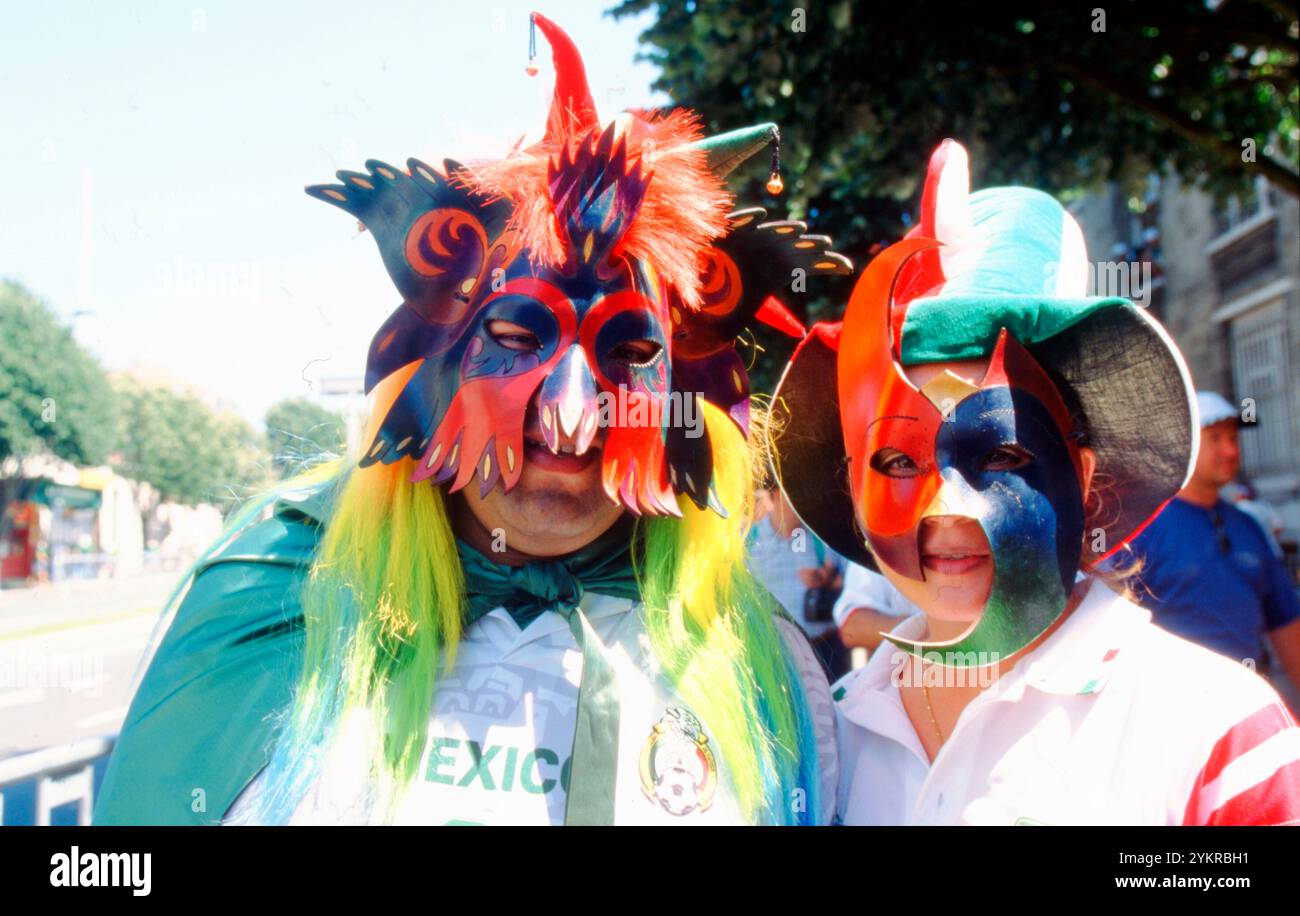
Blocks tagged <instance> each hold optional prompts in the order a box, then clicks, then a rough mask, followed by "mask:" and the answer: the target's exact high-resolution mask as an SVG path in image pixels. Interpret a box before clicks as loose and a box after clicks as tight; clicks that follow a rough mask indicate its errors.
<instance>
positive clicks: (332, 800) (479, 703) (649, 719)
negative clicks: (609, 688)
mask: <svg viewBox="0 0 1300 916" xmlns="http://www.w3.org/2000/svg"><path fill="white" fill-rule="evenodd" d="M581 606H582V609H583V612H584V613H585V614H586V615H587V618H588V620H589V621H590V622H591V625H592V628H593V629H594V630H595V631H596V632H597V634H598V635H599V636H600V638H601V641H602V642H603V643H604V644H605V646H606V648H607V650H608V654H609V656H610V659H611V662H612V664H613V665H614V667H615V670H616V673H617V676H618V683H619V693H620V700H621V715H620V721H619V725H620V727H619V750H618V764H617V766H618V771H617V790H616V798H615V821H616V823H619V824H660V825H674V824H683V825H686V824H738V823H744V822H745V818H744V816H743V815H742V813H741V811H740V807H739V802H738V800H737V799H736V798H735V796H734V793H733V789H732V783H731V780H730V778H729V775H728V772H727V768H726V762H725V761H724V760H723V758H722V754H721V751H720V749H719V748H718V744H717V742H716V740H715V739H714V738H713V736H712V734H711V732H710V731H709V723H708V722H700V721H699V720H698V718H696V715H695V711H694V710H691V709H689V708H688V707H687V705H686V704H685V703H684V702H683V701H682V700H681V698H680V697H678V696H677V695H676V694H675V693H674V691H673V690H672V687H671V685H670V684H669V683H668V681H667V679H666V678H665V677H664V676H663V675H662V673H661V672H660V671H659V670H658V668H657V665H656V663H655V661H654V653H653V651H652V650H651V649H650V645H649V640H648V637H647V636H646V634H645V630H644V627H643V626H642V617H641V613H640V605H639V603H633V602H632V601H630V600H629V599H626V598H616V597H611V596H608V595H599V594H595V593H588V594H587V595H586V596H585V597H584V598H583V600H582V605H581ZM778 625H779V628H780V629H781V632H782V635H783V636H784V637H785V639H786V641H787V644H788V645H789V646H790V647H791V649H792V651H793V654H794V660H795V664H796V667H797V669H798V671H799V675H800V678H801V680H802V682H803V686H804V690H805V693H806V694H807V697H808V703H809V706H810V712H811V713H812V716H813V719H814V724H815V727H816V731H817V745H818V750H819V761H820V766H821V774H820V775H821V781H820V791H821V796H822V809H821V811H820V812H819V815H820V821H819V822H820V823H829V822H830V820H831V818H832V815H833V811H834V803H835V787H836V784H837V782H838V778H837V771H836V759H835V753H836V743H835V736H834V712H833V709H832V704H831V699H830V686H829V685H828V684H827V682H826V676H825V675H824V674H823V673H822V669H821V666H820V665H819V663H818V662H817V659H816V657H815V656H814V655H813V653H812V650H811V649H810V648H809V646H808V642H807V640H806V639H805V638H804V636H803V635H802V634H801V633H799V631H798V628H797V627H795V626H794V625H793V624H791V623H789V622H788V621H785V620H778ZM581 681H582V651H581V650H580V649H579V648H578V645H577V640H576V639H575V638H574V636H573V633H572V632H571V631H570V629H569V625H568V623H567V622H566V621H565V620H564V618H563V617H561V616H560V615H559V614H555V613H545V614H542V615H541V616H539V617H538V618H537V619H536V620H534V621H532V622H531V623H530V624H529V625H528V627H526V628H525V629H523V630H521V629H520V628H519V626H518V625H517V624H516V623H515V621H514V619H513V618H512V617H511V616H510V615H509V613H507V612H506V611H505V610H504V609H503V608H497V609H496V610H493V611H491V612H489V613H488V614H486V615H484V616H483V617H482V618H480V619H479V620H478V621H476V622H475V623H474V624H473V626H471V627H470V628H469V630H468V631H467V632H466V633H465V634H464V636H463V637H462V639H461V642H460V644H459V646H458V647H457V650H456V660H455V666H454V667H453V669H452V671H451V672H450V673H449V674H448V675H446V676H445V677H443V678H441V679H440V681H439V683H438V686H437V690H436V692H435V694H434V697H433V703H432V708H431V711H430V718H429V728H428V737H427V739H426V743H425V749H424V755H423V758H422V760H421V762H420V768H419V771H418V773H417V775H416V777H415V779H414V780H412V783H411V785H410V786H409V787H408V789H407V791H406V793H405V795H404V796H403V798H402V800H401V802H400V806H399V809H398V810H397V812H396V816H395V818H394V822H395V823H398V824H424V825H432V824H501V825H546V824H562V823H563V822H564V813H565V800H566V797H567V787H568V779H569V754H570V751H571V749H572V747H573V733H574V727H575V723H576V721H577V709H578V691H579V686H580V684H581ZM683 724H684V725H686V729H685V730H683V729H681V728H679V727H678V726H680V725H683ZM353 727H355V728H356V732H355V734H354V733H352V732H351V731H350V729H351V728H353ZM696 729H698V731H697V730H696ZM344 730H345V735H346V737H345V739H344V740H342V741H338V742H336V746H335V749H334V750H333V752H332V753H331V755H330V757H329V758H328V759H327V761H326V763H325V765H324V767H323V772H322V774H321V775H320V776H319V777H318V778H317V779H316V780H315V781H314V782H313V783H312V784H311V786H310V788H309V789H308V791H307V794H306V796H305V798H304V799H303V801H302V803H301V804H300V805H299V807H298V808H297V810H296V811H295V813H294V815H293V817H292V819H291V823H293V824H357V823H377V822H379V821H380V820H382V817H381V813H380V812H376V811H373V810H371V805H370V801H369V798H368V792H369V788H370V787H369V784H368V783H369V780H368V775H367V774H368V772H369V770H368V764H367V760H366V758H365V757H364V755H363V754H362V753H361V752H363V751H364V750H365V749H366V748H367V747H368V746H369V739H368V736H367V735H366V734H365V732H366V726H365V723H364V722H359V723H358V724H357V725H355V726H353V725H350V724H345V725H344ZM692 736H695V739H694V740H691V737H692ZM260 780H261V777H260V776H259V777H258V778H257V779H255V780H254V781H253V782H252V783H251V784H250V786H249V787H248V788H247V789H245V791H244V792H243V793H242V794H241V795H240V797H239V798H238V799H237V800H236V802H235V803H234V805H232V807H231V809H230V811H229V812H227V814H226V817H225V819H224V822H225V823H228V824H230V823H252V822H254V821H253V820H252V818H253V810H254V809H253V806H252V804H251V802H252V800H253V797H254V796H255V794H256V793H257V792H258V791H259V790H260Z"/></svg>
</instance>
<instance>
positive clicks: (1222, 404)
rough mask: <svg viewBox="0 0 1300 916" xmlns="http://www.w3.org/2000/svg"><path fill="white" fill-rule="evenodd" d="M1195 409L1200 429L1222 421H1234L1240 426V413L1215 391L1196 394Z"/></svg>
mask: <svg viewBox="0 0 1300 916" xmlns="http://www.w3.org/2000/svg"><path fill="white" fill-rule="evenodd" d="M1196 409H1197V413H1199V414H1200V416H1201V429H1205V427H1207V426H1213V425H1214V424H1216V423H1222V422H1223V421H1224V420H1236V421H1237V425H1238V426H1240V425H1241V411H1240V410H1238V409H1237V408H1236V407H1234V406H1233V405H1232V403H1231V402H1230V401H1229V400H1228V399H1227V398H1225V397H1224V396H1223V395H1221V394H1219V393H1218V392H1217V391H1198V392H1196Z"/></svg>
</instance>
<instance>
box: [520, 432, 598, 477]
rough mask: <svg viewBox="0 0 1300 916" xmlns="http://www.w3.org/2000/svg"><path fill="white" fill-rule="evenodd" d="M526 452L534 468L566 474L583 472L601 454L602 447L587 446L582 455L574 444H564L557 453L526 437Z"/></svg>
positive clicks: (530, 437)
mask: <svg viewBox="0 0 1300 916" xmlns="http://www.w3.org/2000/svg"><path fill="white" fill-rule="evenodd" d="M524 450H525V452H526V453H527V456H528V461H529V462H531V463H532V464H533V465H534V466H536V467H539V468H542V469H544V470H548V471H565V472H573V471H581V470H583V469H584V468H586V467H587V465H589V464H591V462H592V461H594V460H595V458H596V456H597V455H599V454H600V447H599V446H598V445H596V444H595V443H592V444H591V445H589V446H587V450H586V451H585V452H583V453H582V454H581V455H579V454H578V453H577V449H576V446H575V445H574V444H573V443H572V442H562V443H560V445H559V449H558V450H557V451H552V450H551V447H550V446H549V445H547V444H546V443H545V442H543V441H542V440H541V439H537V438H534V437H533V436H525V437H524Z"/></svg>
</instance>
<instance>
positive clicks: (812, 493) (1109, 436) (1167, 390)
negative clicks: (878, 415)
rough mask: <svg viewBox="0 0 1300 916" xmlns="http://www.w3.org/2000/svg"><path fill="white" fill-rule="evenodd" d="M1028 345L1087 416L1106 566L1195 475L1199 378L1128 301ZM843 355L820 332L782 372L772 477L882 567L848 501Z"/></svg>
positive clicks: (836, 536)
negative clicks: (840, 373)
mask: <svg viewBox="0 0 1300 916" xmlns="http://www.w3.org/2000/svg"><path fill="white" fill-rule="evenodd" d="M904 339H905V340H906V331H905V332H904ZM1022 342H1023V341H1022ZM1026 347H1027V349H1028V350H1029V352H1030V353H1031V354H1032V355H1033V356H1034V358H1035V359H1037V360H1038V361H1039V363H1040V364H1042V365H1043V366H1045V367H1046V368H1047V369H1048V370H1049V371H1052V372H1055V373H1057V374H1058V375H1059V376H1060V377H1061V378H1063V379H1064V380H1065V381H1066V382H1067V383H1069V385H1070V386H1071V387H1072V388H1073V389H1074V391H1075V393H1076V394H1077V395H1078V398H1079V402H1080V406H1081V407H1082V409H1083V412H1084V414H1085V416H1086V417H1087V421H1088V424H1089V427H1090V432H1091V437H1090V442H1089V444H1090V445H1091V447H1092V448H1093V449H1094V450H1095V451H1096V453H1097V471H1096V474H1095V476H1094V478H1093V489H1094V490H1095V491H1096V498H1098V499H1100V500H1101V507H1100V510H1099V511H1097V512H1096V513H1095V514H1094V516H1093V517H1091V518H1090V519H1089V523H1088V532H1087V534H1088V536H1089V537H1090V538H1091V539H1092V540H1091V542H1092V543H1095V544H1099V545H1100V546H1101V550H1100V551H1099V556H1098V559H1100V558H1101V557H1103V556H1107V555H1110V554H1112V553H1114V552H1115V551H1116V550H1117V549H1119V547H1120V546H1121V545H1122V544H1124V543H1126V542H1128V541H1130V540H1132V538H1133V537H1134V536H1136V535H1137V534H1138V533H1139V532H1140V531H1141V530H1142V529H1143V528H1144V527H1146V525H1147V524H1148V523H1149V522H1150V521H1151V519H1152V518H1154V517H1155V515H1156V514H1158V513H1159V511H1160V510H1161V509H1162V508H1163V507H1164V506H1165V504H1166V503H1167V502H1168V501H1169V500H1170V499H1171V498H1173V496H1174V495H1175V494H1176V493H1177V492H1178V491H1179V490H1180V489H1182V487H1183V485H1184V484H1185V483H1186V482H1187V480H1188V478H1189V477H1190V475H1191V470H1192V468H1193V466H1194V465H1195V460H1196V448H1197V445H1198V444H1199V440H1200V437H1199V435H1198V430H1197V417H1196V412H1195V406H1194V404H1195V390H1194V388H1193V386H1192V381H1191V376H1190V374H1189V373H1188V371H1187V365H1186V363H1185V362H1184V360H1183V357H1182V354H1181V353H1180V352H1179V350H1178V347H1177V346H1176V345H1175V344H1174V342H1173V340H1172V339H1171V338H1170V337H1169V335H1168V333H1167V332H1166V331H1165V330H1164V328H1162V327H1161V326H1160V324H1159V323H1158V322H1157V321H1156V320H1155V319H1153V318H1152V317H1151V316H1150V315H1149V314H1147V312H1146V311H1144V310H1143V309H1140V308H1138V307H1137V306H1135V305H1133V304H1132V303H1131V302H1122V303H1119V304H1115V305H1111V306H1109V307H1106V308H1100V309H1097V310H1094V311H1092V312H1090V313H1089V314H1088V315H1086V317H1084V318H1083V319H1081V320H1079V321H1078V322H1076V323H1074V324H1072V325H1070V326H1069V327H1068V328H1066V329H1065V330H1064V331H1061V332H1060V333H1058V334H1055V335H1053V336H1051V337H1048V338H1046V339H1044V340H1040V341H1037V342H1028V343H1026ZM836 358H837V352H836V349H835V348H834V347H833V346H832V344H831V343H830V342H828V340H827V339H826V338H825V337H823V336H822V335H820V334H817V333H814V334H811V335H809V337H807V338H805V340H804V342H803V343H802V344H801V345H800V346H799V349H798V350H796V352H795V355H794V357H793V358H792V359H791V361H790V364H789V365H788V366H787V367H786V371H785V373H784V375H783V376H782V378H781V382H780V384H779V385H778V386H777V390H776V393H775V395H774V396H773V400H772V430H773V445H774V448H773V471H774V473H775V474H776V477H777V479H778V480H779V481H780V483H781V487H782V489H783V490H784V491H785V493H786V496H787V498H788V499H789V500H790V504H791V506H792V507H793V508H794V511H795V513H796V514H797V515H798V516H799V518H800V520H801V521H802V522H803V523H804V525H805V526H806V527H808V528H809V529H810V530H811V531H812V532H813V533H814V534H816V535H817V536H818V537H819V538H821V539H822V540H823V541H824V542H825V543H826V544H827V545H828V546H830V547H831V549H833V550H835V551H836V552H837V553H839V554H841V555H842V556H844V557H845V558H846V559H848V560H850V561H852V562H854V563H858V564H860V565H863V566H866V567H867V568H869V569H876V568H878V567H877V566H876V563H875V560H874V558H873V557H872V556H871V553H870V550H869V549H868V548H867V544H866V539H865V537H864V536H863V533H862V531H861V528H860V527H859V525H858V524H857V521H856V518H855V516H854V511H853V502H852V498H851V497H850V494H849V485H848V473H847V471H848V458H847V455H846V452H845V448H844V438H843V435H842V433H841V430H840V416H839V395H838V385H837V380H836ZM1097 528H1100V529H1102V531H1103V540H1102V541H1100V542H1099V541H1097V540H1096V534H1097V532H1096V529H1097Z"/></svg>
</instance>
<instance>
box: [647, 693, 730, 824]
mask: <svg viewBox="0 0 1300 916" xmlns="http://www.w3.org/2000/svg"><path fill="white" fill-rule="evenodd" d="M640 770H641V791H643V792H644V793H645V796H646V798H648V799H650V801H652V802H655V803H656V804H658V805H659V807H661V808H663V809H664V810H665V811H667V812H668V813H669V814H672V815H676V816H678V817H682V816H684V815H687V814H691V813H692V812H695V811H707V810H708V809H709V806H710V805H712V804H713V796H714V794H715V792H716V791H717V788H718V765H717V762H716V761H715V760H714V757H713V750H712V749H711V748H710V747H709V736H708V735H706V734H704V728H703V726H701V725H700V720H699V719H697V718H695V716H694V715H693V714H692V713H691V712H690V711H688V710H686V709H683V708H681V707H680V706H671V707H669V708H668V709H667V710H666V711H665V712H664V714H663V716H662V718H660V719H659V721H658V722H656V723H655V725H654V728H652V729H651V730H650V734H649V736H648V737H647V738H646V740H645V744H643V745H642V746H641V766H640Z"/></svg>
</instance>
